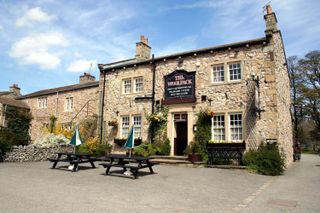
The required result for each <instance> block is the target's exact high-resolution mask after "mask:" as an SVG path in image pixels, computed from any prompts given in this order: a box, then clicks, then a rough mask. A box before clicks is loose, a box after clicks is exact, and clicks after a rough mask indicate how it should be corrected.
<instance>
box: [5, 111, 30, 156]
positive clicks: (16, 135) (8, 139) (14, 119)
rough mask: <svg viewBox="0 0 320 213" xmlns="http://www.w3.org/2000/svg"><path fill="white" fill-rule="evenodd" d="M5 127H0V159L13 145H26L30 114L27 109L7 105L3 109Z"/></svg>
mask: <svg viewBox="0 0 320 213" xmlns="http://www.w3.org/2000/svg"><path fill="white" fill-rule="evenodd" d="M5 118H6V123H7V126H6V127H1V128H0V160H1V156H3V155H4V154H5V153H6V152H7V151H8V150H10V148H11V147H12V146H13V145H27V144H28V143H29V141H30V135H29V128H30V122H31V120H32V116H31V113H30V111H29V110H26V109H19V108H16V107H12V106H8V107H7V108H6V111H5Z"/></svg>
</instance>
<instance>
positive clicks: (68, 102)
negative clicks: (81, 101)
mask: <svg viewBox="0 0 320 213" xmlns="http://www.w3.org/2000/svg"><path fill="white" fill-rule="evenodd" d="M70 100H72V101H70ZM70 103H71V104H70ZM73 103H74V101H73V96H69V97H66V108H65V111H66V112H72V111H73V109H74V104H73ZM70 106H71V107H70Z"/></svg>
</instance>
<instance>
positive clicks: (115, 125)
mask: <svg viewBox="0 0 320 213" xmlns="http://www.w3.org/2000/svg"><path fill="white" fill-rule="evenodd" d="M108 125H109V126H114V127H117V126H118V121H117V120H112V121H108Z"/></svg>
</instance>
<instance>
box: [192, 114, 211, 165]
mask: <svg viewBox="0 0 320 213" xmlns="http://www.w3.org/2000/svg"><path fill="white" fill-rule="evenodd" d="M197 117H198V120H197V123H196V124H197V131H196V132H195V134H194V141H195V143H196V144H198V145H199V150H198V152H199V154H201V156H202V159H204V160H207V159H208V153H207V147H206V145H207V143H208V141H209V140H210V139H211V113H210V111H209V110H208V109H203V110H201V111H200V112H199V113H198V114H197Z"/></svg>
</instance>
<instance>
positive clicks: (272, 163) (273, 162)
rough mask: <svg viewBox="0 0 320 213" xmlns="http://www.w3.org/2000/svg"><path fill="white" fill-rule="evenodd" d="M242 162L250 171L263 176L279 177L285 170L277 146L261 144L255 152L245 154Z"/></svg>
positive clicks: (282, 158) (282, 157) (281, 155)
mask: <svg viewBox="0 0 320 213" xmlns="http://www.w3.org/2000/svg"><path fill="white" fill-rule="evenodd" d="M242 160H243V163H244V164H245V165H247V166H248V167H249V169H250V170H252V171H254V172H257V173H259V174H263V175H272V176H274V175H280V174H282V173H283V171H284V168H285V164H284V160H285V158H284V156H283V154H282V153H281V152H280V150H279V147H278V145H277V144H265V143H261V144H260V146H259V148H258V149H257V150H256V151H254V150H250V151H248V152H246V153H245V154H244V156H243V159H242Z"/></svg>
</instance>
